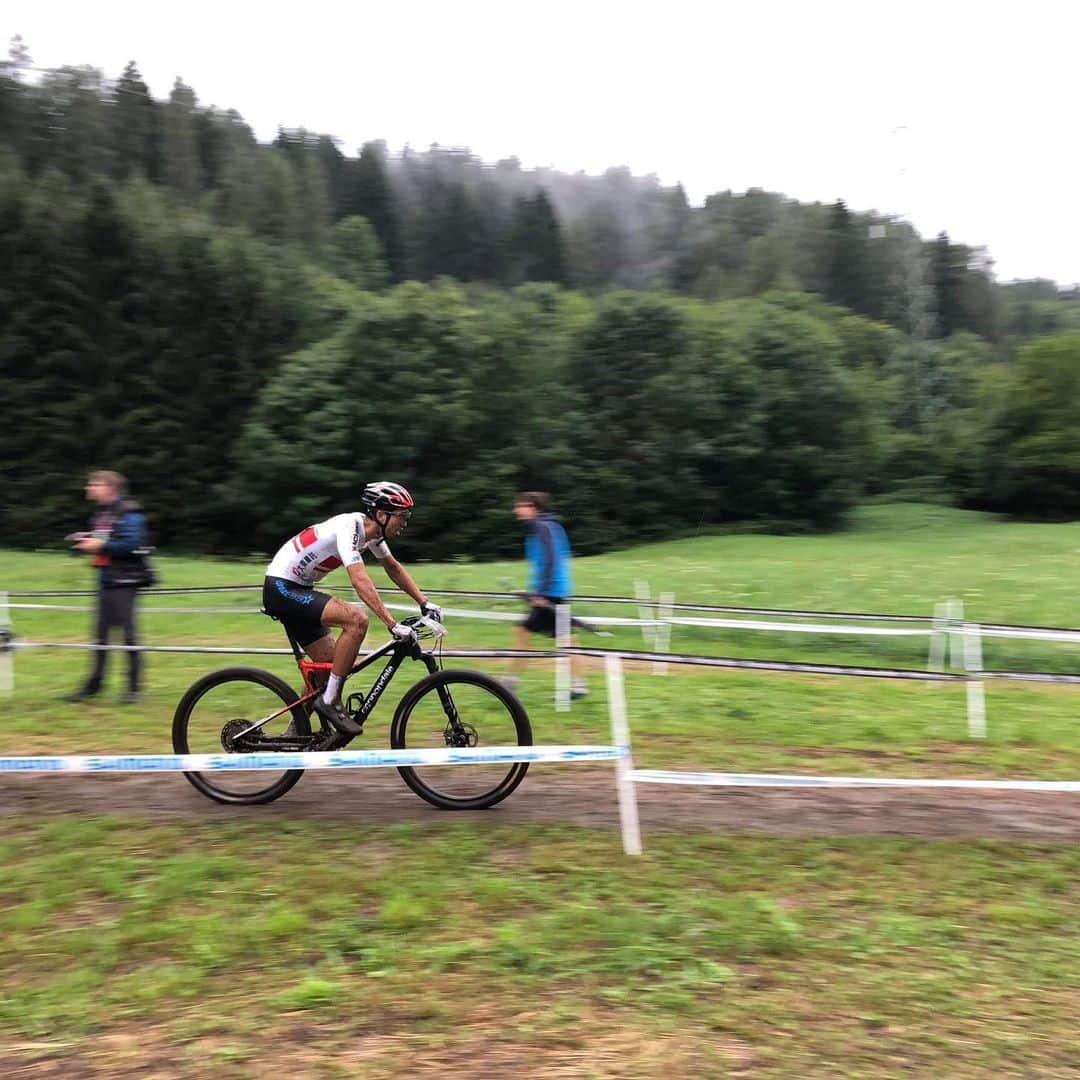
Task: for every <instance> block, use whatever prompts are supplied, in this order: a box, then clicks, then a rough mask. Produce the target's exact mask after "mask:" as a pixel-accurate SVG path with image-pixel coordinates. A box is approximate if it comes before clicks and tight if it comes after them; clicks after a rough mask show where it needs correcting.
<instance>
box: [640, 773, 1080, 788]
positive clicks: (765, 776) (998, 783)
mask: <svg viewBox="0 0 1080 1080" xmlns="http://www.w3.org/2000/svg"><path fill="white" fill-rule="evenodd" d="M630 777H631V779H632V780H634V781H635V783H639V784H693V785H699V786H703V787H785V788H841V787H892V788H966V789H974V790H977V791H1056V792H1080V780H962V779H955V780H939V779H929V778H926V777H914V778H911V777H904V778H899V777H891V776H785V775H782V774H778V775H773V774H771V773H703V772H671V771H667V770H663V769H634V770H633V771H632V772H631V773H630Z"/></svg>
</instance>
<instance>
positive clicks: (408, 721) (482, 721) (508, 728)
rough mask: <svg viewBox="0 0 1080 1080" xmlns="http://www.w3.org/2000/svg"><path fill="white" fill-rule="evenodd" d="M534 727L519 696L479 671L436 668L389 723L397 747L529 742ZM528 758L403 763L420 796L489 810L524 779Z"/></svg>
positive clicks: (446, 806) (444, 805)
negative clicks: (408, 765) (474, 761)
mask: <svg viewBox="0 0 1080 1080" xmlns="http://www.w3.org/2000/svg"><path fill="white" fill-rule="evenodd" d="M532 741H533V740H532V728H530V726H529V718H528V716H527V715H526V713H525V708H524V706H523V705H522V704H521V702H520V701H518V699H517V698H516V697H515V696H514V695H513V694H512V693H510V691H509V690H507V689H506V687H505V686H503V685H502V683H500V682H498V681H496V680H495V679H492V678H491V677H490V676H488V675H484V674H482V673H481V672H479V671H436V672H435V673H433V674H431V675H428V676H427V677H426V678H424V679H421V680H420V682H418V683H417V684H416V685H415V686H413V687H411V688H410V689H409V690H408V692H407V693H406V694H405V696H404V697H403V698H402V699H401V702H400V704H399V705H398V707H397V711H396V712H395V713H394V721H393V723H392V724H391V727H390V745H391V746H392V747H393V748H394V749H395V750H420V749H430V748H439V749H444V750H445V749H447V748H448V747H465V746H483V747H494V746H531V745H532ZM528 769H529V766H528V763H526V762H520V761H519V762H492V763H484V764H480V763H477V764H468V765H423V766H410V767H403V768H399V769H398V772H399V773H401V778H402V779H403V780H404V781H405V783H406V784H408V785H409V787H410V788H412V790H413V791H415V792H416V794H417V795H419V796H420V798H422V799H425V800H426V801H427V802H429V803H431V804H432V806H437V807H439V808H440V809H441V810H486V809H487V808H488V807H489V806H494V805H495V804H496V803H498V802H502V800H503V799H505V798H506V797H507V795H509V794H510V793H511V792H512V791H513V790H514V789H515V788H516V787H517V786H518V784H520V783H521V781H522V780H524V779H525V773H526V772H528Z"/></svg>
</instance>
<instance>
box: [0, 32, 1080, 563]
mask: <svg viewBox="0 0 1080 1080" xmlns="http://www.w3.org/2000/svg"><path fill="white" fill-rule="evenodd" d="M27 67H28V63H27V62H26V60H25V57H22V58H20V55H19V53H18V50H16V52H15V55H14V56H13V57H12V59H11V60H10V61H9V62H8V63H7V64H6V65H5V66H4V67H3V68H2V70H0V181H2V188H0V264H2V265H4V266H5V267H6V268H9V272H8V273H5V275H4V277H3V279H2V280H0V379H2V380H3V385H4V387H5V396H6V397H7V405H8V410H7V420H8V422H7V423H6V424H5V425H4V427H3V428H2V429H0V482H2V483H3V486H4V492H5V495H4V498H3V500H2V504H0V532H2V535H3V536H4V537H5V540H6V542H10V543H18V544H31V543H48V542H54V541H55V540H56V538H57V536H58V535H59V534H60V533H63V532H65V531H68V529H67V523H68V522H69V521H70V520H72V519H73V518H77V517H78V516H79V515H80V514H81V513H82V510H83V507H82V503H81V489H82V483H81V482H82V479H83V474H84V472H85V470H86V468H88V467H89V466H92V465H107V466H109V467H114V468H119V469H120V470H121V471H124V472H127V473H129V474H130V475H131V477H132V479H133V481H134V484H135V486H136V489H137V491H138V493H139V494H140V496H141V497H142V499H143V501H144V502H145V503H146V504H147V508H148V510H149V511H150V514H151V517H152V520H153V524H154V529H155V538H156V540H157V541H158V542H159V543H165V544H174V545H181V546H185V547H187V548H190V549H192V550H215V551H233V552H238V553H244V552H247V551H250V550H253V549H261V550H265V549H266V548H269V547H273V546H274V545H276V544H277V543H278V542H280V540H281V538H282V537H283V536H285V535H287V534H288V533H289V532H290V531H293V530H295V528H296V526H297V524H298V522H306V521H307V520H309V519H315V518H317V517H319V516H322V515H324V514H327V513H330V512H334V511H337V510H341V509H345V508H351V507H353V506H354V505H355V500H356V495H357V491H358V489H359V486H360V485H361V484H362V483H363V482H364V481H365V480H366V479H370V478H377V477H380V476H389V477H393V478H394V479H398V480H400V481H401V482H403V483H406V484H408V485H409V486H410V487H412V488H414V489H415V492H414V493H415V494H416V495H417V497H418V500H419V501H420V504H421V513H418V514H417V517H416V520H415V522H414V523H413V525H412V527H411V528H410V530H409V532H408V534H406V539H405V542H404V544H403V545H399V547H400V548H401V550H402V552H403V553H404V554H407V555H410V556H412V557H415V556H418V555H419V556H425V557H450V556H453V555H467V556H494V555H500V554H508V553H511V552H513V551H515V550H516V546H517V542H518V538H517V536H516V533H515V530H513V529H508V528H507V527H506V526H507V524H508V515H507V499H508V497H509V495H510V494H511V493H512V491H513V490H515V489H519V488H532V487H541V488H546V489H550V490H552V491H554V492H555V493H556V494H557V496H558V501H559V508H560V509H561V510H562V511H563V512H564V513H565V514H566V515H567V516H568V517H571V518H572V519H573V522H574V540H575V545H576V547H578V548H579V549H580V550H583V551H598V550H601V549H603V548H606V547H610V546H616V545H619V544H624V543H631V542H636V541H638V540H641V539H646V538H661V537H664V536H668V535H673V534H676V533H679V532H682V531H686V530H696V529H700V528H706V527H714V526H717V525H729V524H731V523H742V525H743V527H765V526H766V525H767V526H769V527H783V528H789V529H802V528H813V527H821V526H828V525H834V524H837V523H839V522H841V521H842V520H843V517H844V514H845V513H846V511H847V510H848V509H849V508H850V507H851V506H852V505H853V503H854V502H855V501H856V500H857V499H858V498H860V497H862V496H863V495H864V494H867V493H881V492H892V493H901V494H904V493H908V494H914V495H919V496H922V497H925V496H927V495H932V496H935V497H941V496H946V497H950V498H953V499H954V500H956V501H958V502H961V503H964V504H966V505H980V506H989V507H994V508H1000V509H1007V510H1012V511H1016V512H1024V513H1037V514H1043V515H1058V516H1061V515H1068V514H1073V513H1075V512H1076V510H1077V509H1080V506H1078V501H1080V456H1078V448H1077V445H1076V443H1077V440H1076V435H1075V432H1076V431H1077V425H1076V423H1075V419H1076V418H1075V417H1074V416H1073V415H1072V413H1073V411H1075V408H1076V407H1077V406H1076V405H1074V403H1075V402H1076V401H1077V400H1080V399H1078V397H1077V395H1076V394H1075V392H1074V387H1073V385H1072V380H1073V379H1074V372H1076V371H1078V370H1080V366H1078V365H1080V338H1078V336H1077V334H1078V332H1080V298H1078V297H1075V296H1070V295H1066V294H1063V293H1061V292H1060V291H1059V290H1057V289H1056V288H1055V287H1054V285H1053V283H1050V282H1030V283H1024V284H1021V285H1014V286H1009V287H1002V286H998V285H996V284H995V283H994V282H993V280H992V277H991V276H990V273H989V267H988V265H987V264H986V262H985V259H983V258H982V257H981V256H979V255H978V253H972V252H970V251H969V250H968V249H965V248H963V247H962V246H960V245H955V244H952V243H951V242H949V240H948V238H947V237H938V238H937V239H936V240H935V241H931V242H929V243H926V242H923V241H922V240H921V239H920V238H919V237H918V236H917V234H915V233H914V231H913V230H911V229H910V227H908V226H905V225H903V224H902V223H896V222H890V221H886V220H884V219H877V218H876V217H875V216H874V215H864V214H856V213H854V212H851V211H849V210H848V209H847V208H846V207H845V206H844V205H843V204H842V203H837V204H835V205H834V206H832V207H823V206H820V205H813V206H803V205H800V204H798V203H796V202H794V201H792V200H786V199H784V198H782V197H781V196H778V195H771V194H769V193H765V192H761V191H756V190H751V191H748V192H746V193H745V194H742V195H734V194H732V193H730V192H725V193H720V194H718V195H716V196H713V197H711V198H710V199H709V200H707V201H706V204H705V206H703V207H701V208H693V209H692V208H690V207H688V206H687V205H686V200H685V196H684V195H683V194H682V192H681V189H678V188H673V189H671V188H669V189H665V188H663V187H661V186H660V185H659V184H657V183H656V181H655V180H654V179H651V178H644V179H641V178H635V177H632V176H630V175H629V173H628V172H627V171H626V170H610V171H609V173H608V174H607V175H605V176H604V177H600V178H595V177H592V178H590V177H583V176H580V175H578V176H566V175H562V174H557V173H554V172H547V173H538V172H536V171H532V172H527V171H525V170H522V169H521V168H520V166H518V165H517V164H516V163H515V162H502V163H499V164H498V165H496V166H495V167H493V168H485V167H483V166H482V165H481V164H480V163H479V162H477V161H476V160H475V159H473V158H472V156H471V155H469V154H468V153H467V152H464V151H447V150H440V149H438V148H433V149H431V150H429V151H427V152H425V153H423V154H416V153H409V152H406V153H403V154H401V155H399V156H398V157H396V158H390V157H389V156H388V155H387V154H386V152H385V149H384V148H382V147H380V146H378V145H376V144H368V145H367V146H365V147H364V148H362V149H361V151H360V153H359V154H358V155H357V156H356V157H355V158H350V157H346V156H345V155H343V154H342V153H341V152H340V150H339V148H338V146H337V144H336V143H335V141H334V140H333V139H332V138H330V137H329V136H325V135H318V136H316V135H311V134H309V133H306V132H302V131H301V132H281V133H280V134H279V137H278V138H277V139H276V140H275V142H274V144H273V145H270V146H263V145H260V144H258V143H257V142H256V140H255V139H254V137H253V136H252V134H251V132H250V130H249V129H248V128H247V127H246V125H244V124H243V122H242V120H241V119H240V118H239V117H238V116H237V115H236V114H235V113H225V112H220V111H218V110H215V109H206V108H202V107H200V106H199V105H198V103H197V100H196V98H195V95H194V93H193V92H192V91H190V89H188V88H186V87H184V86H183V84H182V83H179V82H178V84H177V86H176V87H174V90H173V93H172V95H170V99H169V101H167V102H157V101H154V99H153V98H152V97H151V96H150V95H149V93H148V92H147V91H146V87H145V84H144V83H143V82H142V80H141V78H140V77H139V75H138V71H137V69H136V67H135V66H134V65H133V64H132V65H129V66H128V69H127V70H126V71H125V72H124V74H123V76H122V77H121V79H120V80H118V81H117V82H116V83H115V84H109V83H107V82H106V81H105V80H104V79H103V78H102V77H101V76H100V74H98V73H96V72H94V71H93V69H89V68H78V69H63V70H61V71H57V72H51V73H47V74H46V76H45V77H44V78H43V79H41V80H40V81H38V82H32V81H31V80H29V79H28V78H27V77H26V74H25V70H24V69H25V68H27ZM872 229H873V230H874V231H872ZM451 279H453V280H451Z"/></svg>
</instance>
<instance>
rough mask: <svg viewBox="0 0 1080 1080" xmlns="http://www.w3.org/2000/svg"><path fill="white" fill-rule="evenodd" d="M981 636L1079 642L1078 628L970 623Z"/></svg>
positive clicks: (1018, 639) (1019, 639)
mask: <svg viewBox="0 0 1080 1080" xmlns="http://www.w3.org/2000/svg"><path fill="white" fill-rule="evenodd" d="M972 625H974V626H976V627H977V628H978V631H979V633H980V634H981V635H982V636H983V637H995V638H1012V639H1014V640H1017V641H1022V640H1031V641H1072V642H1080V630H1051V629H1049V628H1047V629H1043V628H1041V627H1016V628H1014V629H1009V628H1005V627H993V628H991V627H987V626H983V625H982V624H981V623H974V624H972Z"/></svg>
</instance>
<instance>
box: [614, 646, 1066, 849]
mask: <svg viewBox="0 0 1080 1080" xmlns="http://www.w3.org/2000/svg"><path fill="white" fill-rule="evenodd" d="M607 687H608V713H609V719H610V723H611V742H612V744H613V745H614V746H616V747H621V748H623V749H625V751H626V753H625V756H624V757H621V758H619V759H618V760H617V761H616V764H615V768H616V788H617V790H618V795H619V823H620V828H621V831H622V839H623V851H624V852H625V853H626V854H627V855H640V854H641V852H642V843H641V822H640V819H639V816H638V807H637V798H636V795H635V794H634V785H635V784H680V785H687V786H695V787H757V788H870V787H874V788H935V789H950V788H954V789H965V790H974V791H1025V792H1047V793H1069V794H1074V793H1077V792H1080V781H1078V780H1007V779H1002V780H976V779H970V780H969V779H965V778H959V777H958V778H954V779H953V778H950V779H937V778H930V777H891V776H807V775H795V774H783V773H728V772H683V771H675V770H669V769H635V768H634V764H633V756H632V752H631V748H630V728H629V723H628V720H627V713H626V695H625V690H624V687H623V678H622V658H621V657H620V656H618V655H611V656H609V657H608V659H607Z"/></svg>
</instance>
